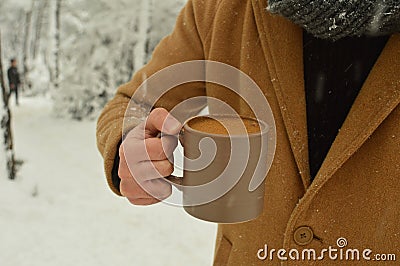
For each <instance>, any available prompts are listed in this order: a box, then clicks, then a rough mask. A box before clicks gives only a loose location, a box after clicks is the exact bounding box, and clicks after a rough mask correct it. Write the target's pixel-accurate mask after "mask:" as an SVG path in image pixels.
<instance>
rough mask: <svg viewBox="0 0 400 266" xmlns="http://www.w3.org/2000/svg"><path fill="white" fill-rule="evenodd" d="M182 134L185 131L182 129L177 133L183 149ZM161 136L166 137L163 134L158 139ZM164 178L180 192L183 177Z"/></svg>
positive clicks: (171, 176)
mask: <svg viewBox="0 0 400 266" xmlns="http://www.w3.org/2000/svg"><path fill="white" fill-rule="evenodd" d="M184 134H185V130H184V128H183V127H182V129H181V131H180V132H179V142H180V143H181V145H182V146H183V147H184V145H183V143H184ZM162 136H168V135H167V134H164V133H160V138H161V137H162ZM164 178H165V179H167V180H168V181H170V182H171V183H172V184H175V185H178V187H177V188H178V189H179V190H180V188H179V186H182V181H183V176H174V175H170V176H166V177H164Z"/></svg>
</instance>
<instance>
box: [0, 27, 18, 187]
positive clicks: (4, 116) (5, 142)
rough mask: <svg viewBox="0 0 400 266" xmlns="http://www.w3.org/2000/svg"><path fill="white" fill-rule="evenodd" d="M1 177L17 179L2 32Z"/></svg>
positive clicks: (0, 66) (0, 70)
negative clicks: (3, 59) (5, 79)
mask: <svg viewBox="0 0 400 266" xmlns="http://www.w3.org/2000/svg"><path fill="white" fill-rule="evenodd" d="M0 86H1V95H0V96H1V99H2V102H1V104H0V174H1V175H0V176H2V177H5V176H6V177H8V178H9V179H14V178H15V160H14V151H13V140H12V134H11V113H10V108H9V107H8V98H9V94H8V91H7V90H6V86H5V81H4V67H3V61H2V49H1V32H0Z"/></svg>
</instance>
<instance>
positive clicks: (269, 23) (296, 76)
mask: <svg viewBox="0 0 400 266" xmlns="http://www.w3.org/2000/svg"><path fill="white" fill-rule="evenodd" d="M252 4H253V11H254V14H255V17H256V23H257V28H258V32H259V34H260V39H261V44H262V47H263V51H264V55H265V59H266V61H267V64H268V70H269V72H270V76H271V79H272V80H271V81H272V84H273V87H274V90H275V93H276V96H277V99H278V102H279V105H280V109H281V113H282V117H283V120H284V123H285V127H286V131H287V134H288V136H289V140H290V144H291V148H292V151H293V155H294V158H295V161H296V164H297V167H298V169H299V173H300V175H301V178H302V181H303V184H304V188H305V189H306V188H307V187H308V186H309V185H310V170H309V163H308V139H307V117H306V99H305V92H304V67H303V38H302V29H301V28H300V27H298V26H296V25H294V24H293V23H291V22H290V21H288V20H287V19H285V18H282V17H280V16H275V15H271V14H269V13H268V12H267V11H266V10H265V9H266V5H267V1H260V0H253V1H252Z"/></svg>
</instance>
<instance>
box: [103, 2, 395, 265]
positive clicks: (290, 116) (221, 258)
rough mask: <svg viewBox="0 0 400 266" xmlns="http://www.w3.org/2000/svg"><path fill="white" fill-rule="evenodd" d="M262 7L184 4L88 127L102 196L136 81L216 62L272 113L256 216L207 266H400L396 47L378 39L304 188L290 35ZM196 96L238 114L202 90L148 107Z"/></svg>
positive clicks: (222, 95)
mask: <svg viewBox="0 0 400 266" xmlns="http://www.w3.org/2000/svg"><path fill="white" fill-rule="evenodd" d="M266 6H267V2H266V1H261V0H229V1H228V0H189V1H188V3H187V4H186V6H185V7H184V9H183V10H182V12H181V13H180V15H179V17H178V19H177V23H176V27H175V29H174V31H173V32H172V34H171V35H169V36H167V37H166V38H164V39H163V40H162V41H161V43H160V44H159V45H158V47H157V48H156V49H155V51H154V54H153V57H152V59H151V61H150V62H149V63H148V64H147V65H146V66H145V67H144V68H143V69H141V70H140V71H138V72H137V73H136V75H135V76H134V77H133V79H132V81H130V82H129V83H127V84H125V85H122V86H121V87H120V88H118V91H117V93H116V95H115V97H114V98H113V99H112V100H111V101H110V102H109V103H108V104H107V106H106V107H105V109H104V111H103V112H102V114H101V116H100V118H99V120H98V126H97V143H98V148H99V150H100V152H101V154H102V155H103V157H104V165H105V172H106V176H107V180H108V182H109V185H110V188H111V189H112V190H113V191H114V192H115V193H117V194H119V190H118V188H115V187H113V185H112V181H111V170H112V167H113V163H114V158H115V155H116V153H117V146H118V143H119V141H120V140H121V135H122V133H121V132H122V122H123V117H124V113H125V109H126V107H127V104H128V102H129V101H130V98H131V96H132V94H133V93H134V92H135V90H136V89H137V88H138V87H139V86H140V84H141V83H142V82H143V79H144V77H145V76H147V77H149V76H151V75H152V74H154V73H155V72H157V71H158V70H160V69H163V68H165V67H167V66H170V65H172V64H175V63H179V62H184V61H190V60H200V59H207V60H214V61H219V62H223V63H226V64H229V65H232V66H234V67H237V68H239V69H240V70H242V71H243V72H245V73H246V74H248V75H249V76H250V77H251V78H252V79H254V81H255V82H256V83H257V84H258V85H259V87H260V88H261V89H262V92H263V93H264V95H265V96H266V98H267V99H268V101H269V104H270V105H271V108H272V111H273V113H274V117H275V122H276V130H277V148H276V154H275V158H274V161H273V164H272V167H271V170H270V172H269V173H268V176H267V178H266V184H265V204H264V212H263V214H262V215H261V216H260V217H258V218H257V219H256V220H254V221H251V222H246V223H241V224H232V225H224V224H221V225H219V227H218V233H217V241H216V247H215V254H214V256H215V261H214V264H215V265H353V264H354V265H366V264H368V262H371V261H372V260H378V259H380V258H381V257H386V258H388V257H390V258H391V259H393V257H392V256H390V254H395V255H397V260H400V251H399V250H400V222H399V221H400V106H399V102H400V35H399V34H393V35H392V36H391V37H390V39H389V41H388V43H387V44H386V46H385V48H384V50H383V51H382V53H381V55H380V57H379V58H378V60H377V62H376V63H375V65H374V67H373V69H372V70H371V72H370V74H369V76H368V78H367V80H366V81H365V83H364V85H363V87H362V89H361V91H360V93H359V95H358V97H357V99H356V100H355V102H354V104H353V106H352V108H351V110H350V113H349V114H348V116H347V118H346V120H345V122H344V124H343V126H342V128H341V130H340V132H339V133H338V135H337V138H336V139H335V141H334V143H333V145H332V147H331V149H330V151H329V153H328V155H327V157H326V159H325V161H324V162H323V165H322V167H321V169H320V171H319V172H318V174H317V175H316V177H315V179H314V182H313V183H311V182H310V171H309V163H308V146H307V124H306V102H305V90H304V73H303V47H302V29H301V28H300V27H298V26H296V25H295V24H293V23H292V22H290V21H288V20H286V19H285V18H283V17H280V16H276V15H272V14H269V13H268V12H267V11H266ZM148 93H149V94H151V93H152V92H151V89H149V91H148ZM202 95H207V96H211V97H216V98H219V99H221V100H223V101H225V102H227V103H228V104H230V105H231V106H232V107H234V108H235V109H236V110H238V111H239V112H241V113H242V114H244V115H246V114H248V113H249V111H248V109H247V107H246V106H245V105H244V104H243V103H242V102H241V101H240V100H239V99H238V97H237V96H236V95H235V94H234V93H232V92H230V91H229V90H228V89H225V88H223V87H220V86H218V85H215V84H208V83H207V84H203V83H189V84H185V85H181V86H179V87H177V88H175V89H174V90H172V91H170V92H168V93H167V94H166V95H165V96H164V97H162V98H161V99H160V100H159V101H158V102H157V104H156V105H157V107H164V108H167V109H171V108H173V107H174V106H175V105H177V104H178V103H179V102H181V101H183V100H185V99H188V98H190V97H194V96H202ZM149 97H150V96H149ZM201 108H202V106H198V107H195V108H193V110H188V112H189V111H190V112H193V113H195V112H196V111H198V110H199V109H201ZM210 108H212V107H210ZM132 126H134V125H132ZM338 239H339V241H338ZM346 242H347V245H346ZM188 245H190V243H188ZM325 249H326V250H325ZM329 249H337V251H336V253H337V257H336V259H335V251H334V250H333V251H332V250H331V252H332V254H331V255H332V257H331V258H329ZM355 249H358V250H359V257H360V261H352V260H350V259H351V257H352V256H351V255H352V253H353V252H354V256H355V258H356V259H357V253H356V251H355ZM313 250H315V252H316V258H315V259H314V258H313V257H314V254H313ZM348 250H350V251H348ZM365 250H366V251H365ZM369 250H371V252H369ZM271 253H272V254H271ZM297 254H298V257H299V258H297ZM340 254H342V255H340ZM346 254H347V255H348V256H347V257H348V259H349V260H346ZM380 254H384V255H386V254H389V255H387V256H380ZM211 255H212V254H210V256H211ZM267 255H268V256H267ZM271 255H272V256H271ZM278 255H279V256H278ZM303 255H304V256H303ZM363 256H364V257H365V258H364V257H363ZM302 258H303V260H302ZM368 259H370V260H371V261H368ZM396 263H399V262H398V261H397V262H393V261H392V262H386V263H385V265H397V264H396Z"/></svg>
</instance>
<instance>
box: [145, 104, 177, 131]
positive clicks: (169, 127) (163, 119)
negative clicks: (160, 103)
mask: <svg viewBox="0 0 400 266" xmlns="http://www.w3.org/2000/svg"><path fill="white" fill-rule="evenodd" d="M181 127H182V125H181V123H179V121H178V120H176V118H174V117H173V116H172V115H171V114H170V113H169V112H168V111H167V110H166V109H164V108H156V109H154V110H153V111H152V112H151V113H150V115H149V117H148V118H147V120H146V125H145V129H146V131H149V132H150V134H152V135H157V134H158V133H159V132H162V133H164V134H168V135H176V134H178V133H179V131H180V130H181Z"/></svg>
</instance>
